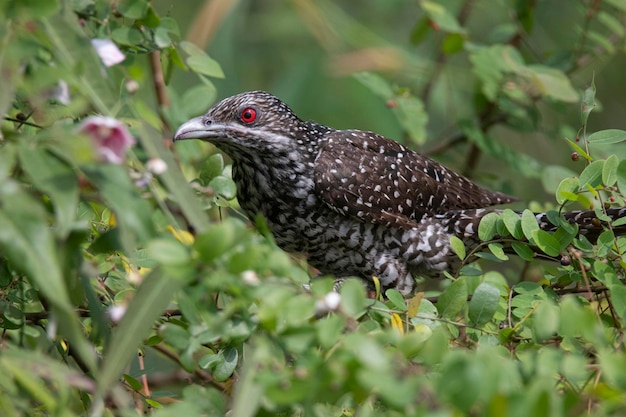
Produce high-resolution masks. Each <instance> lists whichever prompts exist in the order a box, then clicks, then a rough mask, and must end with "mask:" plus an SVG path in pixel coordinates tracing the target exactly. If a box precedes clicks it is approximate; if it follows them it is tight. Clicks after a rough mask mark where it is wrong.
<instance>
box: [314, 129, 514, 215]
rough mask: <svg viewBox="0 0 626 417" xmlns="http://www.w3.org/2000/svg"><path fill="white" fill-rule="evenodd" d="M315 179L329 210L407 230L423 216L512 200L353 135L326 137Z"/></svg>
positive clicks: (397, 148)
mask: <svg viewBox="0 0 626 417" xmlns="http://www.w3.org/2000/svg"><path fill="white" fill-rule="evenodd" d="M314 180H315V191H316V193H317V195H318V196H319V197H320V198H321V199H322V200H323V201H324V202H326V204H328V205H329V206H330V207H332V208H333V209H334V210H336V211H338V212H340V213H342V214H348V215H351V216H354V217H357V218H359V219H360V220H361V221H367V222H374V223H382V224H387V225H390V224H398V225H403V224H404V225H405V226H408V227H412V225H414V222H416V221H419V220H420V219H421V218H422V217H423V216H424V215H434V214H442V213H447V212H450V211H453V210H466V209H475V208H484V207H488V206H492V205H496V204H504V203H510V202H513V201H517V199H516V198H514V197H511V196H508V195H505V194H502V193H498V192H494V191H489V190H486V189H484V188H481V187H479V186H478V185H476V184H474V183H473V182H471V181H470V180H468V179H467V178H465V177H463V176H462V175H459V174H457V173H455V172H454V171H451V170H449V169H447V168H446V167H444V166H443V165H441V164H439V163H438V162H435V161H433V160H432V159H429V158H426V157H424V156H422V155H419V154H417V153H416V152H414V151H412V150H410V149H408V148H406V147H404V146H402V145H401V144H399V143H398V142H395V141H392V140H390V139H387V138H385V137H384V136H380V135H377V134H375V133H372V132H364V131H358V130H338V131H334V132H332V133H329V134H327V142H326V144H325V145H324V146H323V148H322V150H321V151H320V153H319V155H318V157H317V159H316V160H315V171H314Z"/></svg>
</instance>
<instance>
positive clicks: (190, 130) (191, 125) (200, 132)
mask: <svg viewBox="0 0 626 417" xmlns="http://www.w3.org/2000/svg"><path fill="white" fill-rule="evenodd" d="M215 136H216V132H215V129H212V128H211V125H210V124H208V125H207V124H206V123H205V121H204V116H199V117H195V118H193V119H191V120H188V121H186V122H185V123H183V124H182V125H181V126H180V127H179V128H178V130H177V131H176V133H175V134H174V142H176V141H177V140H183V139H204V138H210V137H215Z"/></svg>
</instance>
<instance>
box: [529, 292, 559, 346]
mask: <svg viewBox="0 0 626 417" xmlns="http://www.w3.org/2000/svg"><path fill="white" fill-rule="evenodd" d="M532 327H533V330H534V333H535V338H536V339H537V340H538V341H546V340H548V339H550V338H551V337H553V336H554V334H555V333H556V332H557V330H558V328H559V307H558V306H556V305H555V304H554V303H553V302H552V301H548V300H542V301H540V302H539V305H538V306H537V309H536V310H535V312H534V314H533V320H532Z"/></svg>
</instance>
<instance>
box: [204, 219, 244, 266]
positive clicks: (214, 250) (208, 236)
mask: <svg viewBox="0 0 626 417" xmlns="http://www.w3.org/2000/svg"><path fill="white" fill-rule="evenodd" d="M242 233H243V225H242V224H241V222H239V221H237V220H235V219H233V218H228V219H226V220H224V221H223V222H222V223H215V224H211V226H210V227H209V228H208V229H207V230H206V231H205V232H203V233H202V234H200V235H198V236H197V237H196V239H195V242H194V249H195V250H197V251H198V253H199V254H200V257H201V259H202V261H203V262H205V263H211V262H212V261H213V260H214V259H216V258H218V257H220V256H222V255H223V254H224V253H225V252H226V251H228V250H229V249H230V248H232V247H233V246H234V245H235V244H236V243H237V242H238V241H239V240H240V237H241V235H242Z"/></svg>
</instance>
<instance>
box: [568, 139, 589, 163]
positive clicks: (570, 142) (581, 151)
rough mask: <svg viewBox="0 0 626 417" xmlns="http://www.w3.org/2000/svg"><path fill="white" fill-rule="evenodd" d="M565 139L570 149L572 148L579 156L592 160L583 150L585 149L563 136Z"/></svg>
mask: <svg viewBox="0 0 626 417" xmlns="http://www.w3.org/2000/svg"><path fill="white" fill-rule="evenodd" d="M565 140H566V141H567V143H569V145H570V146H571V147H572V149H574V150H575V151H576V152H577V153H578V154H579V155H580V156H582V157H583V158H585V159H586V160H587V161H593V158H592V157H591V155H589V154H588V153H587V152H585V150H584V149H583V148H581V147H580V146H578V144H577V143H576V142H574V141H573V140H569V139H568V138H565Z"/></svg>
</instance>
